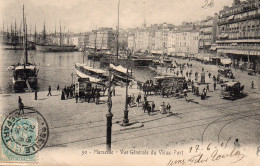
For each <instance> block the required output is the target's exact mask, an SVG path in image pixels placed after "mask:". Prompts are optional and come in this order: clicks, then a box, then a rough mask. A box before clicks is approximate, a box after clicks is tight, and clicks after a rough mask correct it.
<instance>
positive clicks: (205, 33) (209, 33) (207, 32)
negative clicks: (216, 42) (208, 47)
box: [200, 31, 212, 35]
mask: <svg viewBox="0 0 260 166" xmlns="http://www.w3.org/2000/svg"><path fill="white" fill-rule="evenodd" d="M211 34H212V31H206V32H204V31H203V32H200V35H211Z"/></svg>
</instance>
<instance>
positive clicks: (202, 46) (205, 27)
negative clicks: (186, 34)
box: [199, 14, 218, 53]
mask: <svg viewBox="0 0 260 166" xmlns="http://www.w3.org/2000/svg"><path fill="white" fill-rule="evenodd" d="M217 17H218V16H217V14H215V15H214V16H213V17H211V16H209V17H207V19H205V20H202V21H201V23H200V35H199V38H200V40H199V51H200V52H202V53H209V52H211V51H216V47H215V48H213V47H211V46H212V45H213V44H215V43H216V35H217Z"/></svg>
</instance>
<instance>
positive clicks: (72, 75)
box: [71, 73, 74, 84]
mask: <svg viewBox="0 0 260 166" xmlns="http://www.w3.org/2000/svg"><path fill="white" fill-rule="evenodd" d="M73 75H74V74H73V73H71V78H72V84H73Z"/></svg>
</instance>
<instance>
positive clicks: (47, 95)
mask: <svg viewBox="0 0 260 166" xmlns="http://www.w3.org/2000/svg"><path fill="white" fill-rule="evenodd" d="M49 95H51V86H50V85H49V93H48V94H47V96H49ZM51 96H52V95H51Z"/></svg>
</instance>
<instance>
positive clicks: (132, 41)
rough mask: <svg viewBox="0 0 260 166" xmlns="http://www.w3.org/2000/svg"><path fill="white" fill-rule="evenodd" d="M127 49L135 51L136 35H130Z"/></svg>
mask: <svg viewBox="0 0 260 166" xmlns="http://www.w3.org/2000/svg"><path fill="white" fill-rule="evenodd" d="M127 48H128V49H129V50H135V34H131V35H128V37H127Z"/></svg>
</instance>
